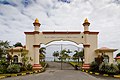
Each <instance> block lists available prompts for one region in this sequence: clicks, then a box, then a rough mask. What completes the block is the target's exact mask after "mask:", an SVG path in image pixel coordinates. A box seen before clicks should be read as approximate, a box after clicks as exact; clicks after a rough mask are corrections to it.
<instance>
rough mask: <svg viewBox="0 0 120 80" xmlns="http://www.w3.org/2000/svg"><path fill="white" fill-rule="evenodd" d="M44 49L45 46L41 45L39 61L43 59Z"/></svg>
mask: <svg viewBox="0 0 120 80" xmlns="http://www.w3.org/2000/svg"><path fill="white" fill-rule="evenodd" d="M45 50H46V48H45V47H41V48H40V49H39V53H40V55H39V58H40V61H42V60H43V59H45V54H46V52H45Z"/></svg>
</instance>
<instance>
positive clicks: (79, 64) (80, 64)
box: [69, 62, 82, 67]
mask: <svg viewBox="0 0 120 80" xmlns="http://www.w3.org/2000/svg"><path fill="white" fill-rule="evenodd" d="M69 63H70V64H71V65H72V66H75V65H77V66H80V67H82V62H79V63H78V62H69Z"/></svg>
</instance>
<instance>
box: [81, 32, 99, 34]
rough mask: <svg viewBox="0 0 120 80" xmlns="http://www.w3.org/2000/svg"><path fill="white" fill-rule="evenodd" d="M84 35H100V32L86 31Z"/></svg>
mask: <svg viewBox="0 0 120 80" xmlns="http://www.w3.org/2000/svg"><path fill="white" fill-rule="evenodd" d="M83 33H84V34H99V32H90V31H84V32H83Z"/></svg>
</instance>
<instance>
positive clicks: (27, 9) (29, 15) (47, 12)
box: [0, 0, 120, 53]
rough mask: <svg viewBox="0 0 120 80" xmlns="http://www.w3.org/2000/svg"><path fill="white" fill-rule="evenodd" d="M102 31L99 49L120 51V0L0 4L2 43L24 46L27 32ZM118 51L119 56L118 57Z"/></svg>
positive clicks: (3, 0) (5, 0) (31, 0)
mask: <svg viewBox="0 0 120 80" xmlns="http://www.w3.org/2000/svg"><path fill="white" fill-rule="evenodd" d="M36 18H38V19H39V21H40V23H41V26H40V31H46V30H47V31H48V30H49V31H63V30H64V31H83V25H82V23H83V22H84V19H85V18H88V20H89V22H90V23H91V25H90V26H89V29H90V31H99V32H100V33H99V35H98V46H99V48H100V47H109V48H117V49H120V38H119V36H120V0H0V40H4V41H5V40H8V41H10V43H11V45H13V44H15V43H16V42H21V43H22V44H23V45H25V34H24V32H25V31H33V29H34V26H33V22H34V20H35V19H36ZM119 51H120V50H118V51H117V52H116V53H118V52H119Z"/></svg>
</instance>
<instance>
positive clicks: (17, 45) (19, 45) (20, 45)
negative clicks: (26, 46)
mask: <svg viewBox="0 0 120 80" xmlns="http://www.w3.org/2000/svg"><path fill="white" fill-rule="evenodd" d="M13 46H15V47H23V45H22V44H21V43H20V42H17V43H16V44H15V45H13Z"/></svg>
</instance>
